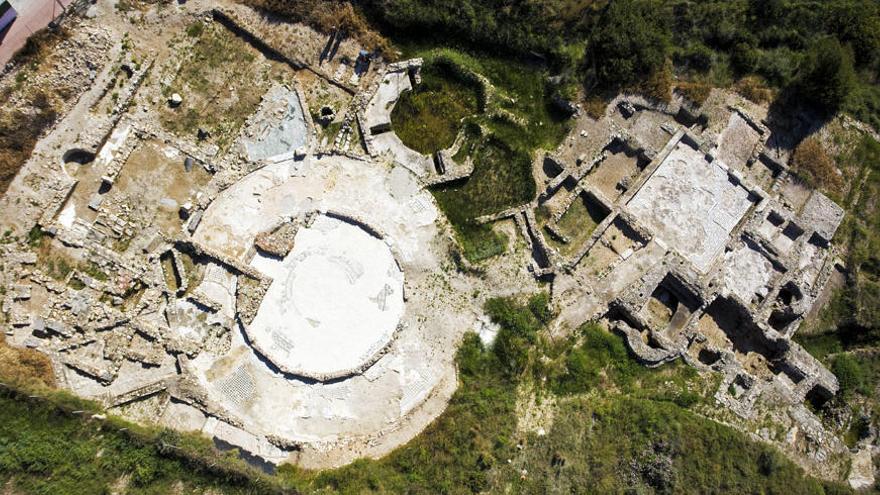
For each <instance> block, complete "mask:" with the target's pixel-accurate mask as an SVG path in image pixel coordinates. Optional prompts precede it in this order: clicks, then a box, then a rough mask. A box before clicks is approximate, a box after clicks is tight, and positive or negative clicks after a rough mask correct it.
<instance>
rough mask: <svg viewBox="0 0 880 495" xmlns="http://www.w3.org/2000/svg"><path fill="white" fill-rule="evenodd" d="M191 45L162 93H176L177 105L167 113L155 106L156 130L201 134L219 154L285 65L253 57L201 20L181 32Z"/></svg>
mask: <svg viewBox="0 0 880 495" xmlns="http://www.w3.org/2000/svg"><path fill="white" fill-rule="evenodd" d="M187 35H188V36H189V37H192V38H193V39H194V40H195V41H194V45H193V47H192V49H191V50H190V52H189V53H188V54H186V60H185V61H184V63H183V64H181V66H180V69H179V71H178V73H177V75H176V77H175V78H174V80H173V81H172V83H171V85H170V86H166V87H163V94H164V95H165V96H170V95H171V94H172V93H179V94H180V95H181V96H182V97H183V102H182V103H181V104H180V106H178V107H176V108H169V107H168V105H167V103H166V102H165V101H163V102H161V103H160V111H161V112H160V113H161V120H162V125H163V126H164V127H165V128H166V129H168V130H170V131H172V132H175V133H178V134H181V135H189V136H194V135H195V134H196V131H197V130H198V129H199V128H201V129H204V130H207V131H208V132H209V133H210V134H211V136H212V139H213V140H214V141H215V142H216V144H217V145H218V146H220V147H221V148H222V149H225V148H226V146H228V145H229V144H230V143H231V141H232V138H233V137H234V135H235V134H236V133H237V131H238V129H239V128H240V127H241V125H242V124H243V123H244V121H245V120H246V119H247V117H249V116H250V115H251V114H253V112H254V111H255V110H256V108H257V106H258V105H259V103H260V99H261V98H262V96H263V94H264V92H265V91H266V90H267V89H268V87H269V82H270V81H271V80H273V79H274V78H275V76H276V75H283V73H284V71H286V70H287V67H286V66H283V65H281V64H276V63H273V62H269V61H266V60H264V59H263V58H262V57H261V56H259V52H258V51H257V50H256V49H255V48H253V47H252V46H250V45H249V44H248V43H247V42H246V41H244V40H243V39H241V38H239V37H238V36H236V35H235V34H233V33H232V32H230V31H229V30H227V29H226V28H224V27H223V26H222V25H220V24H219V23H211V24H210V25H205V24H204V23H202V22H201V21H199V22H196V23H194V24H191V25H190V26H189V27H188V28H187Z"/></svg>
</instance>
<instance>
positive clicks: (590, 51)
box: [586, 0, 669, 88]
mask: <svg viewBox="0 0 880 495" xmlns="http://www.w3.org/2000/svg"><path fill="white" fill-rule="evenodd" d="M665 15H666V12H665V11H663V10H662V9H661V8H660V4H658V3H657V2H654V1H652V0H637V1H623V2H611V3H609V4H608V6H607V7H606V8H605V9H604V11H603V12H602V15H601V16H599V19H598V21H597V23H596V27H595V29H594V30H593V33H592V35H591V36H590V39H589V43H588V45H587V57H586V63H587V68H588V71H589V73H590V75H591V76H592V78H594V79H595V82H596V83H597V84H598V85H599V86H600V87H603V88H619V87H622V86H630V85H633V84H637V83H639V82H641V81H642V80H643V79H644V78H645V76H646V75H648V74H654V73H656V72H659V71H660V70H661V69H662V68H663V65H664V64H665V62H666V57H667V52H668V48H669V34H668V33H667V31H666V30H665V29H664V25H668V24H669V21H668V19H665V18H664V17H665Z"/></svg>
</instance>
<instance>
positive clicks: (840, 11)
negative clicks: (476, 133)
mask: <svg viewBox="0 0 880 495" xmlns="http://www.w3.org/2000/svg"><path fill="white" fill-rule="evenodd" d="M364 3H365V4H366V5H367V7H368V12H369V13H371V14H373V15H374V16H376V18H377V19H379V20H381V21H382V23H383V24H384V25H385V26H386V27H387V28H388V31H389V32H392V31H393V32H394V33H395V34H396V35H399V36H404V37H406V36H411V37H416V36H418V37H419V38H421V39H424V38H425V36H429V37H430V36H431V34H430V33H443V36H444V38H443V39H436V40H434V43H435V44H439V43H442V44H448V43H450V42H453V43H458V44H459V45H460V46H462V47H466V48H468V49H471V48H474V47H477V48H478V49H481V50H486V51H495V52H497V51H499V50H500V51H503V52H505V53H507V54H510V55H514V56H516V55H519V56H521V57H533V56H534V53H535V52H537V53H539V54H540V56H542V57H544V58H545V59H546V60H547V62H548V65H549V66H550V67H552V68H553V70H554V72H556V73H558V74H561V75H563V76H564V79H565V80H567V81H568V82H570V83H576V82H580V83H584V84H585V87H586V88H587V91H588V94H587V96H588V97H592V96H596V95H607V94H608V93H609V92H613V91H616V90H618V89H621V88H631V89H637V90H641V91H642V92H645V93H647V94H648V95H652V96H655V97H660V98H663V97H668V96H667V95H668V91H669V89H670V85H671V84H672V82H673V79H672V78H671V77H670V72H673V73H674V74H675V75H676V76H677V79H676V81H677V82H676V85H678V86H680V87H681V88H682V89H683V90H684V91H683V92H685V93H686V94H688V92H690V94H693V95H695V96H696V98H695V99H697V100H699V99H700V95H705V94H706V92H705V89H706V88H708V87H711V86H731V85H734V84H736V83H737V81H738V80H741V79H747V80H748V81H749V82H748V83H747V84H745V85H742V89H743V90H744V92H743V94H744V95H745V96H747V97H750V98H756V99H759V100H764V101H766V99H767V98H768V96H769V95H768V94H767V93H766V91H765V90H763V89H762V88H761V86H763V84H764V83H766V84H768V85H769V86H770V87H772V88H776V89H778V90H782V89H784V90H787V91H786V95H787V96H794V97H793V98H786V104H790V105H793V106H796V105H799V104H800V103H801V102H802V101H808V102H812V103H814V104H816V105H818V106H819V108H820V110H827V111H829V112H832V111H834V110H835V109H837V108H841V109H843V110H845V111H848V112H850V113H852V114H853V115H855V116H856V117H857V118H859V119H860V120H864V121H867V122H870V123H872V125H874V126H876V127H880V85H878V84H877V69H878V66H880V5H878V4H877V2H875V1H873V0H832V1H824V2H819V1H815V0H772V1H766V0H733V1H727V0H707V1H701V2H692V1H688V0H668V1H660V0H615V1H613V2H609V1H606V0H551V1H547V2H532V1H528V0H509V1H504V2H501V1H497V0H489V1H477V0H467V1H464V2H460V1H457V2H455V5H452V4H450V3H448V2H443V1H440V2H437V1H431V0H368V1H366V2H364ZM451 39H452V40H455V41H450V40H451ZM669 62H671V64H670V63H669ZM755 81H761V84H758V85H755V84H754V82H755ZM735 87H736V88H737V89H738V88H740V85H739V84H736V86H735ZM756 89H761V90H760V91H753V90H756Z"/></svg>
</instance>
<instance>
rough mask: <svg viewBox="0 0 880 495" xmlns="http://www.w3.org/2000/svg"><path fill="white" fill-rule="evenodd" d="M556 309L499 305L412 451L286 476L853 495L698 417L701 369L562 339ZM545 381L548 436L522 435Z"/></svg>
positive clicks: (437, 489)
mask: <svg viewBox="0 0 880 495" xmlns="http://www.w3.org/2000/svg"><path fill="white" fill-rule="evenodd" d="M547 302H548V298H547V296H546V294H539V295H536V296H533V297H532V298H530V299H529V300H528V301H527V302H526V303H525V304H523V303H520V302H518V301H515V300H511V299H492V300H490V301H489V302H488V303H487V304H486V310H487V312H488V313H489V314H490V315H491V316H492V318H493V319H494V320H495V321H496V322H497V323H499V325H500V327H501V329H500V331H499V334H498V336H497V338H496V341H495V344H494V345H493V346H492V347H491V348H486V347H485V346H484V345H483V344H482V343H481V341H480V340H479V338H478V337H477V336H476V335H474V334H468V335H467V336H466V338H465V340H464V342H463V344H462V346H461V348H460V350H459V353H458V364H459V376H460V379H461V384H460V387H459V390H458V391H457V392H456V394H455V396H454V397H453V399H452V402H451V404H450V406H449V409H447V411H446V412H445V413H444V414H443V415H442V416H441V417H440V418H439V419H438V420H437V421H435V422H434V424H432V425H431V426H430V427H429V428H428V429H427V430H426V431H425V432H424V433H423V434H422V435H420V436H419V437H417V438H416V439H415V440H413V441H412V442H410V443H409V444H408V445H406V446H404V447H401V448H399V449H397V450H396V451H394V452H393V453H392V454H390V455H389V456H387V457H386V458H383V459H381V460H379V461H358V462H356V463H354V464H352V465H350V466H347V467H344V468H341V469H338V470H334V471H329V472H324V473H318V474H315V473H303V472H301V471H297V470H295V469H292V468H285V469H284V474H283V475H282V476H284V477H286V478H287V479H290V480H298V481H297V482H296V483H295V484H296V485H297V486H298V487H299V488H300V489H301V490H302V491H303V492H309V491H325V492H328V493H330V492H333V493H337V492H338V493H478V492H488V493H547V492H558V493H569V492H571V493H624V492H626V493H719V492H725V493H781V492H783V491H791V492H792V493H816V494H821V493H845V492H846V490H845V489H843V488H840V487H837V486H834V485H823V484H822V483H820V482H818V481H815V480H813V479H810V478H806V477H805V476H804V474H803V472H802V471H801V470H800V469H799V468H797V467H795V466H794V465H793V464H792V463H791V462H789V461H788V460H786V459H785V458H784V457H782V456H781V455H780V454H779V453H778V452H776V451H775V450H774V449H772V448H769V447H766V446H765V445H763V444H759V443H756V442H753V441H751V440H748V439H747V438H746V437H745V436H744V435H742V434H740V433H738V432H736V431H734V430H732V429H730V428H728V427H726V426H722V425H719V424H717V423H715V422H712V421H709V420H706V419H703V418H701V417H700V416H698V415H696V414H694V413H692V412H690V411H688V410H687V408H688V407H693V406H694V405H695V404H697V403H699V402H702V401H703V398H702V397H703V396H702V395H701V393H702V391H701V390H699V389H698V388H697V386H696V385H695V384H696V382H697V380H695V378H696V377H695V373H696V372H695V371H693V370H692V369H691V368H689V367H687V366H685V365H679V366H670V367H666V368H664V369H662V370H649V369H647V368H645V367H643V366H641V365H639V364H638V363H636V362H635V361H634V360H633V359H632V358H630V357H629V356H628V355H627V351H626V348H625V346H624V343H623V341H622V339H621V338H620V337H618V336H616V335H612V334H609V333H608V332H607V331H606V330H604V329H602V328H600V327H597V326H595V325H587V326H585V327H584V328H582V329H581V332H580V334H579V335H578V336H576V337H573V338H572V340H570V341H564V342H560V343H552V342H548V341H547V340H546V339H545V337H543V336H542V329H543V326H544V324H545V323H546V322H547V321H549V320H550V319H551V318H552V316H553V315H552V313H551V312H550V310H549V308H548V307H547ZM560 365H561V366H560ZM545 380H546V381H547V382H549V383H550V384H551V385H550V386H549V387H546V390H545V389H543V388H542V389H540V390H538V392H537V393H538V394H539V395H538V397H537V403H538V404H540V403H541V402H546V403H547V404H552V403H554V402H555V403H557V407H558V410H557V412H556V413H555V414H554V417H555V418H556V419H555V420H554V422H553V424H552V425H548V430H547V431H546V434H545V435H538V434H536V433H533V432H532V433H527V432H523V431H518V430H517V428H516V424H517V406H516V403H517V398H518V396H520V395H522V394H523V393H527V391H528V390H534V389H535V388H534V384H536V383H542V382H545ZM541 390H545V391H543V392H542V391H541ZM550 390H553V391H555V392H557V393H558V395H554V393H551V392H550ZM537 407H541V406H540V405H538V406H537ZM523 470H524V471H523ZM523 472H525V473H526V474H523ZM303 476H305V479H304V478H303Z"/></svg>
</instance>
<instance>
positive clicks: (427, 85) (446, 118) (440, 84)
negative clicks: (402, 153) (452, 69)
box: [391, 65, 479, 155]
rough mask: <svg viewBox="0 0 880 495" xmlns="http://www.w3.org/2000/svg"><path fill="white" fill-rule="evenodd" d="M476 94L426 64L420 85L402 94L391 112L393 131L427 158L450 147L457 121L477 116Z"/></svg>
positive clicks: (439, 69)
mask: <svg viewBox="0 0 880 495" xmlns="http://www.w3.org/2000/svg"><path fill="white" fill-rule="evenodd" d="M478 106H479V102H478V97H477V91H476V90H475V89H474V88H473V87H471V85H470V84H468V83H467V82H463V81H461V80H459V79H458V78H456V77H455V76H454V75H453V74H450V73H449V71H448V70H446V69H445V68H444V67H443V66H440V65H429V66H428V67H425V69H424V70H423V71H422V83H421V84H420V85H418V86H417V87H416V88H415V89H414V90H413V91H410V92H407V93H404V94H403V96H401V98H400V100H399V101H398V102H397V105H395V107H394V110H393V112H392V113H391V121H392V122H394V124H395V125H394V132H395V133H397V136H398V137H399V138H400V140H401V141H403V143H404V144H405V145H407V146H409V147H410V148H412V149H414V150H416V151H418V152H419V153H424V154H426V155H430V154H432V153H436V152H437V151H440V150H442V149H445V148H448V147H450V146H452V143H453V141H455V136H456V135H457V134H458V131H459V129H460V128H461V120H462V119H463V118H465V117H468V116H470V115H473V114H475V113H477V110H478Z"/></svg>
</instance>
